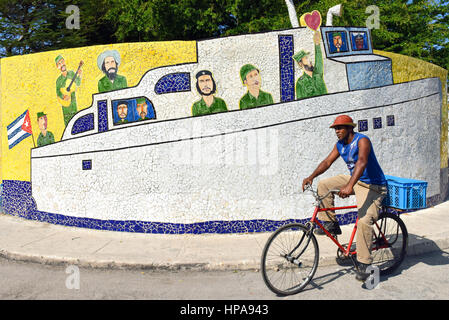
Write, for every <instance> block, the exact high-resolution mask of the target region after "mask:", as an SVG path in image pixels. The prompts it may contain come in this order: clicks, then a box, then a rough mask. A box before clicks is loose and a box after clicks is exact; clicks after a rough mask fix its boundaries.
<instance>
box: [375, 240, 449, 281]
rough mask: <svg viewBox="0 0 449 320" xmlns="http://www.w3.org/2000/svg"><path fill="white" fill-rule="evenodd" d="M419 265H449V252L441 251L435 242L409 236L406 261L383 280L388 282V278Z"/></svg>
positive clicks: (383, 277) (382, 278)
mask: <svg viewBox="0 0 449 320" xmlns="http://www.w3.org/2000/svg"><path fill="white" fill-rule="evenodd" d="M418 263H425V264H427V265H430V266H440V265H446V264H449V250H448V251H444V250H441V249H440V247H439V246H438V245H437V244H436V243H435V242H434V241H433V240H430V239H427V238H424V237H421V236H417V235H415V234H409V235H408V247H407V255H406V256H405V259H404V261H403V262H402V263H401V265H400V266H399V267H398V268H397V269H396V270H395V271H394V272H393V273H392V274H389V275H385V276H382V277H381V280H388V278H391V277H395V276H397V275H400V274H401V273H402V271H404V270H407V269H409V268H412V267H413V266H414V265H416V264H418Z"/></svg>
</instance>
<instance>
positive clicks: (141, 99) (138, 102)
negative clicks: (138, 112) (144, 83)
mask: <svg viewBox="0 0 449 320" xmlns="http://www.w3.org/2000/svg"><path fill="white" fill-rule="evenodd" d="M136 103H137V104H141V103H147V100H146V99H145V98H137V99H136Z"/></svg>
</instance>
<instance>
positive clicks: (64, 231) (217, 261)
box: [0, 201, 449, 271]
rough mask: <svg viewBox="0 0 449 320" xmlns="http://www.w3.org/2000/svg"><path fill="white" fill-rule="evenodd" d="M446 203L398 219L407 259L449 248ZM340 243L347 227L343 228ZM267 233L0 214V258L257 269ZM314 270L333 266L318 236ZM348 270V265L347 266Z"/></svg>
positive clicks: (332, 254)
mask: <svg viewBox="0 0 449 320" xmlns="http://www.w3.org/2000/svg"><path fill="white" fill-rule="evenodd" d="M448 215H449V201H448V202H445V203H443V204H440V205H438V206H435V207H432V208H427V209H423V210H420V211H416V212H413V213H408V214H403V215H401V217H402V219H403V221H404V222H405V224H406V226H407V229H408V233H409V243H408V249H407V255H409V256H417V255H422V254H426V253H430V252H437V251H443V250H446V249H448V248H449V232H448V231H449V219H448ZM342 230H343V234H342V236H341V238H340V237H339V240H340V241H341V242H342V243H344V239H348V238H349V237H348V235H349V234H350V232H351V230H352V225H345V226H342ZM270 235H271V233H253V234H226V235H223V234H205V235H161V234H133V233H124V232H113V231H98V230H92V229H82V228H74V227H64V226H58V225H53V224H49V223H44V222H36V221H30V220H26V219H23V218H19V217H14V216H9V215H4V214H3V215H0V257H3V258H5V259H8V260H13V261H22V262H33V263H39V264H45V265H54V266H67V265H77V266H78V267H82V268H97V269H120V270H165V271H179V270H193V271H235V270H241V271H259V270H260V257H261V253H262V250H263V247H264V245H265V243H266V240H267V239H268V237H269V236H270ZM317 239H318V243H319V248H320V261H319V266H330V265H338V264H337V261H336V259H335V258H336V252H337V247H336V246H335V244H333V243H332V241H331V240H329V239H327V237H317ZM348 266H350V265H348Z"/></svg>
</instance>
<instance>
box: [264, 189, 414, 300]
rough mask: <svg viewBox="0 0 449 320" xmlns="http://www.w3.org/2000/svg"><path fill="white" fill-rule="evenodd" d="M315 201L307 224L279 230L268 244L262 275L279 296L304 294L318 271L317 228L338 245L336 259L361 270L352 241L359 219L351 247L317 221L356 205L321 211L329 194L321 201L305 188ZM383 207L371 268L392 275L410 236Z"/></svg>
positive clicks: (296, 224)
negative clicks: (322, 214)
mask: <svg viewBox="0 0 449 320" xmlns="http://www.w3.org/2000/svg"><path fill="white" fill-rule="evenodd" d="M305 191H311V192H312V194H313V196H314V197H315V200H316V203H315V210H314V212H313V215H312V218H311V219H310V221H308V222H307V223H306V224H301V223H291V224H287V225H284V226H282V227H280V228H279V229H277V230H276V231H275V232H274V233H273V234H272V235H271V236H270V238H269V239H268V240H267V243H266V244H265V247H264V249H263V252H262V258H261V271H262V276H263V279H264V282H265V284H266V285H267V286H268V288H269V289H270V290H271V291H273V292H274V293H276V294H278V295H283V296H285V295H292V294H296V293H299V292H300V291H302V290H303V289H304V288H305V287H306V286H307V284H308V283H309V282H310V281H311V280H312V279H313V276H314V275H315V272H316V270H317V268H318V261H319V247H318V242H317V240H316V237H315V235H314V233H313V230H314V229H315V228H316V227H318V228H321V229H322V230H323V231H324V233H325V234H326V235H327V236H328V237H329V238H330V239H331V240H332V241H333V242H334V243H335V244H336V245H337V247H338V249H337V259H349V260H350V261H351V262H352V264H353V265H354V267H355V268H356V269H357V270H358V263H357V261H356V258H355V257H356V254H357V252H356V250H354V246H353V241H354V236H355V234H356V231H357V223H358V220H359V219H358V218H357V219H356V222H355V224H354V228H353V230H352V233H351V236H350V240H349V243H348V244H345V245H342V244H340V242H338V240H337V236H335V237H334V235H332V234H331V233H329V232H328V231H327V230H326V229H325V228H324V227H323V225H322V224H321V223H320V221H319V220H318V219H317V214H318V212H321V211H328V210H333V211H337V210H343V209H356V208H357V206H356V205H352V206H343V207H332V208H320V204H321V201H322V200H323V199H324V198H326V197H327V196H328V195H329V194H330V193H334V194H336V193H338V192H339V190H330V191H329V192H328V193H327V194H325V195H324V196H322V197H320V196H319V195H318V192H317V191H315V190H313V188H312V186H311V185H308V186H307V187H306V188H305ZM388 208H389V207H385V206H382V208H381V209H380V212H379V217H378V220H377V221H376V222H375V223H374V225H373V229H374V236H373V244H372V248H371V252H372V256H373V263H372V266H375V267H377V268H379V275H381V276H383V275H387V274H390V273H392V272H393V271H394V270H395V269H396V268H397V267H398V266H399V265H400V264H401V263H402V261H403V260H404V257H405V255H406V250H407V243H408V232H407V228H406V227H405V224H404V222H403V221H402V219H401V218H400V217H399V216H398V215H396V214H394V213H392V212H390V211H389V210H388Z"/></svg>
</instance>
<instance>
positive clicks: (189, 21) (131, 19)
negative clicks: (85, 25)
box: [106, 0, 235, 42]
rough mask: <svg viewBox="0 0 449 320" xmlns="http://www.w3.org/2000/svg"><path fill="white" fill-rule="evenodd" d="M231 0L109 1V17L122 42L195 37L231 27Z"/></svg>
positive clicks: (215, 33)
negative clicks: (228, 8) (229, 5)
mask: <svg viewBox="0 0 449 320" xmlns="http://www.w3.org/2000/svg"><path fill="white" fill-rule="evenodd" d="M228 3H229V1H228V0H163V1H161V0H150V1H143V0H110V3H109V8H110V9H109V12H108V13H107V15H106V18H107V19H109V21H110V23H111V26H112V27H113V29H114V30H115V33H114V36H115V37H116V39H117V40H118V41H119V42H123V41H126V42H129V41H152V40H194V39H202V38H208V37H213V36H220V35H221V34H222V30H223V29H227V28H232V27H233V26H234V25H235V21H234V19H233V18H232V16H231V15H230V12H229V10H227V7H228Z"/></svg>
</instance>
